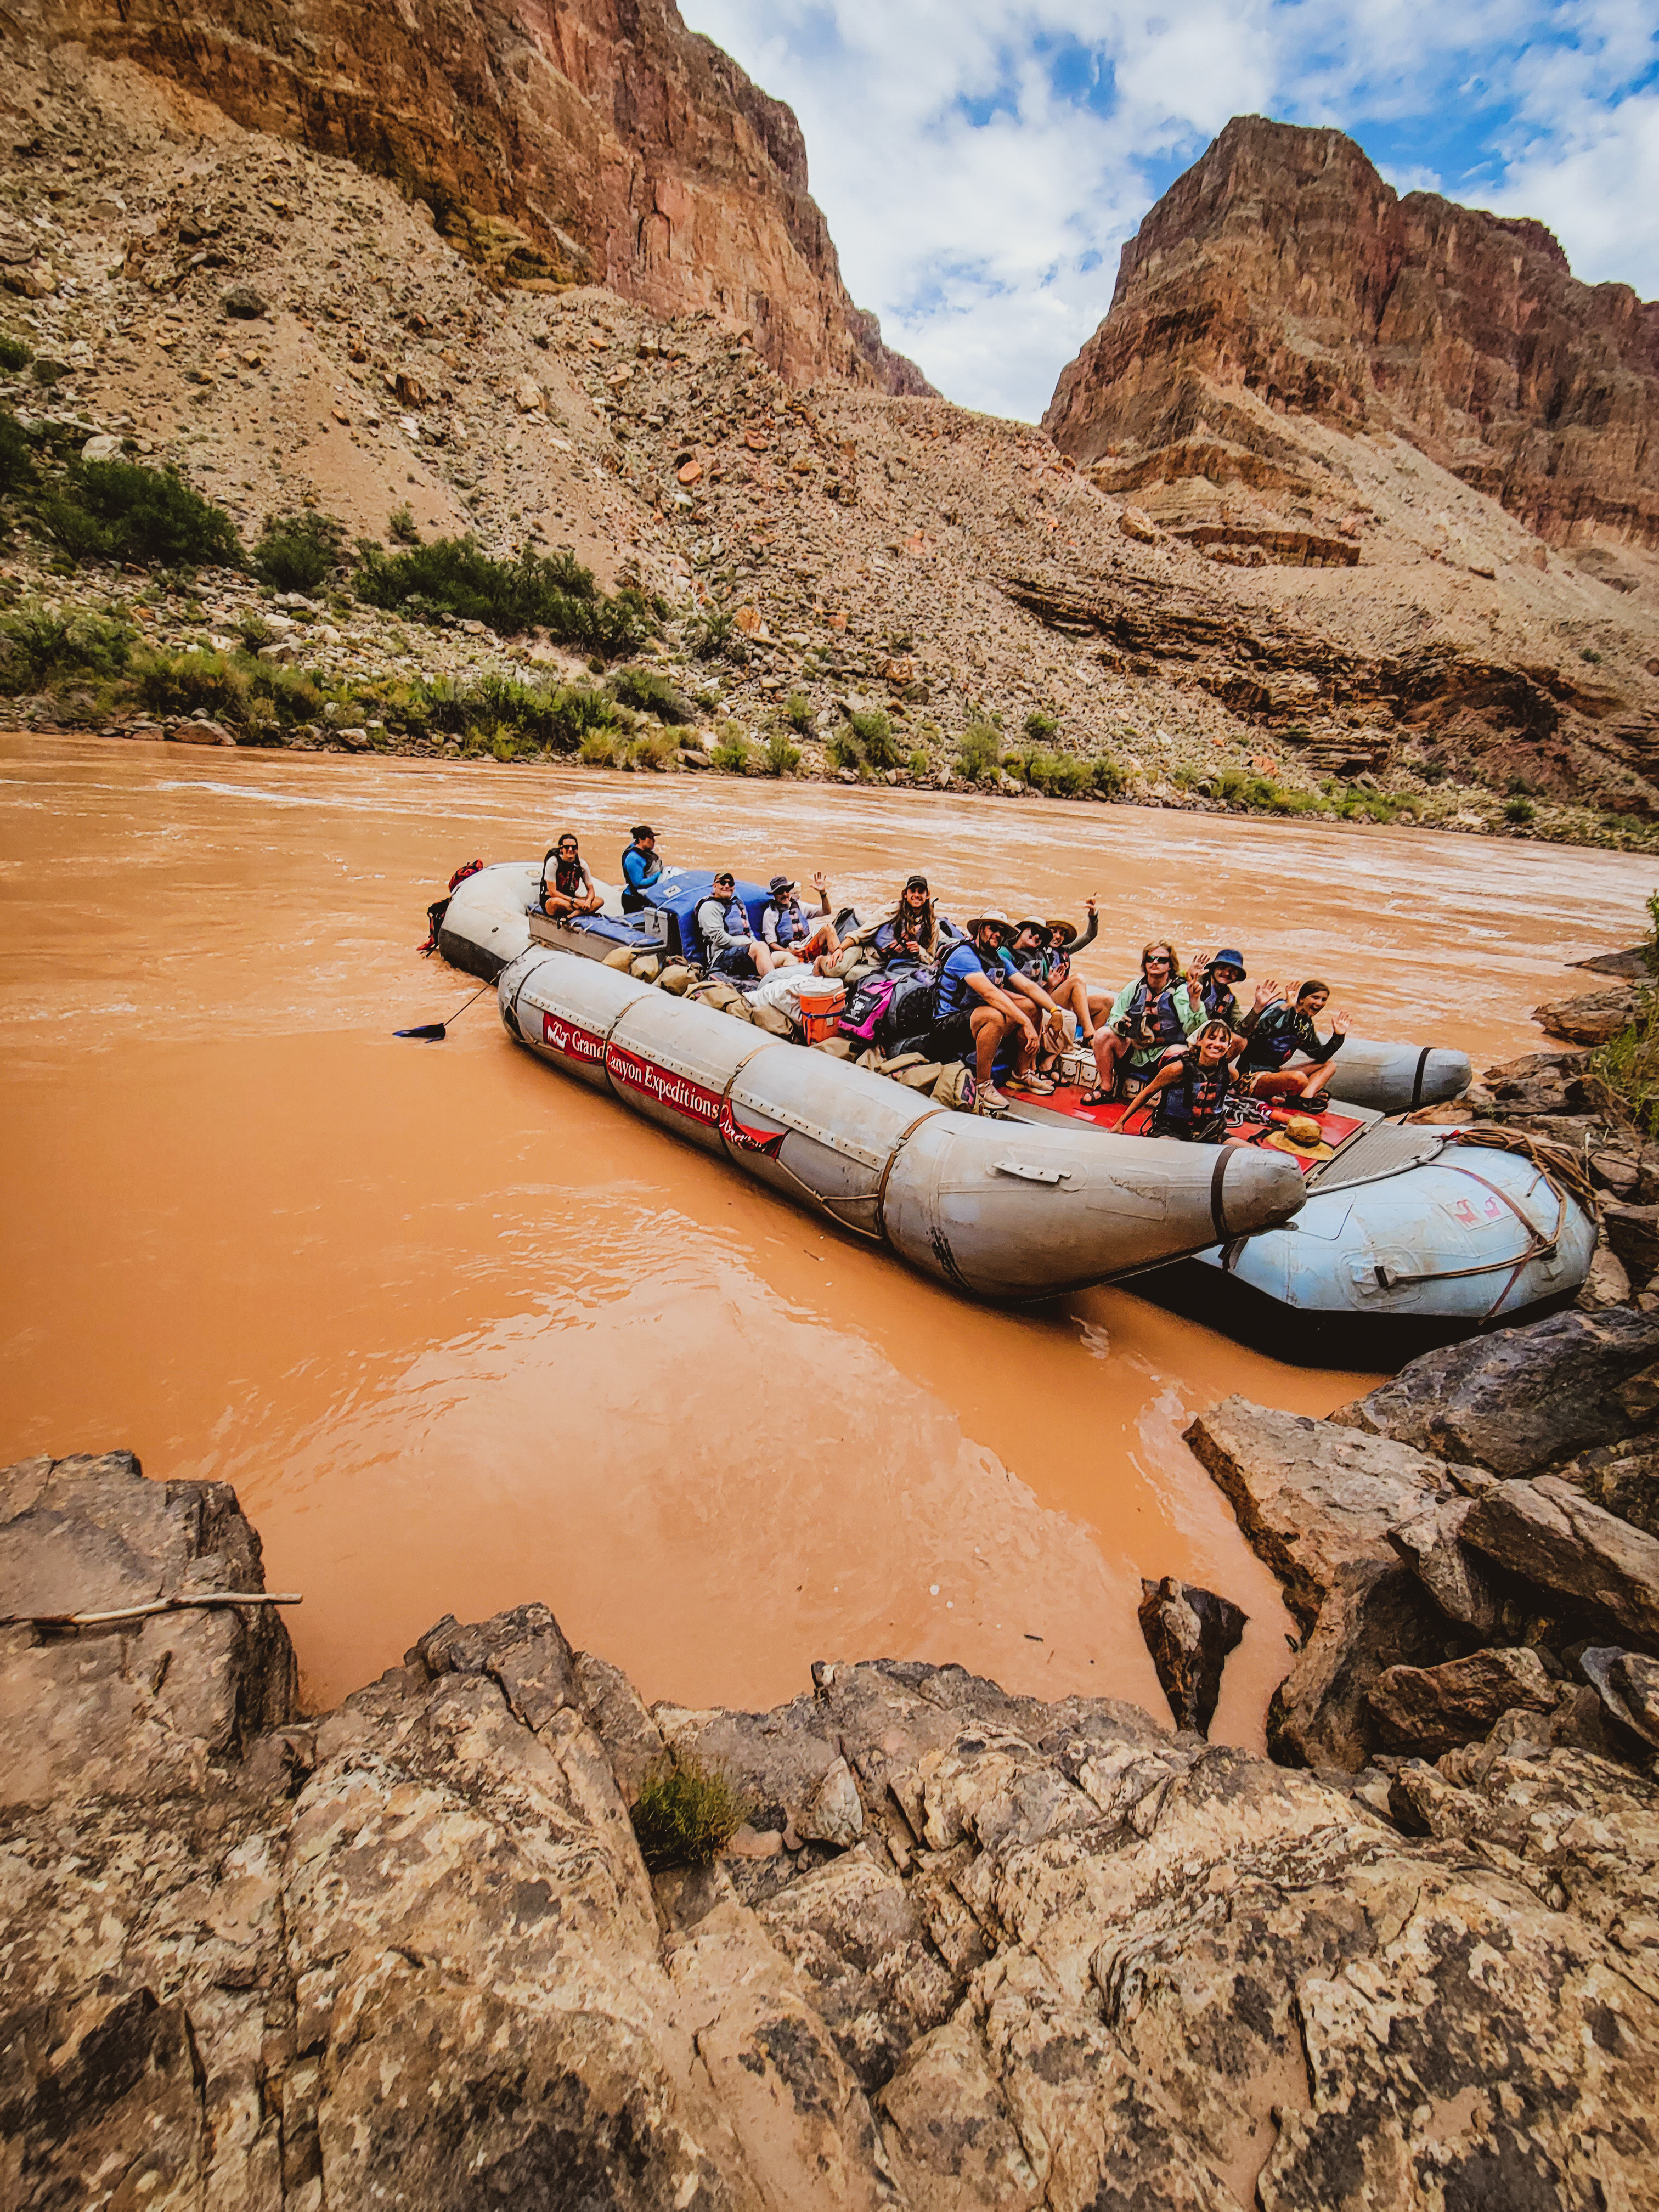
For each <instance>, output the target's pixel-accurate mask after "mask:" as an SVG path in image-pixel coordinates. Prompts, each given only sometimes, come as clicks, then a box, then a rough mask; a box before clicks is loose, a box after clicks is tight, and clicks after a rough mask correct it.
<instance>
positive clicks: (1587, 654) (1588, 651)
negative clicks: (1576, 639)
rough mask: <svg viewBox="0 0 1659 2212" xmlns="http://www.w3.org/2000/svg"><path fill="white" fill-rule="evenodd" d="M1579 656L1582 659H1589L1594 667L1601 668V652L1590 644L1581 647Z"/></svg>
mask: <svg viewBox="0 0 1659 2212" xmlns="http://www.w3.org/2000/svg"><path fill="white" fill-rule="evenodd" d="M1578 658H1579V659H1581V660H1588V661H1589V665H1590V666H1591V667H1592V668H1599V667H1600V666H1601V654H1600V653H1597V652H1595V650H1594V649H1593V648H1592V647H1589V646H1588V645H1581V646H1580V647H1579V648H1578Z"/></svg>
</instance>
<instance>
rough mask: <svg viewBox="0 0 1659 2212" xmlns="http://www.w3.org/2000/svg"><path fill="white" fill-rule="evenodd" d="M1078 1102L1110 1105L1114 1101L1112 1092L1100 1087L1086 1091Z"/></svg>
mask: <svg viewBox="0 0 1659 2212" xmlns="http://www.w3.org/2000/svg"><path fill="white" fill-rule="evenodd" d="M1077 1103H1078V1104H1079V1106H1109V1105H1110V1104H1111V1103H1112V1094H1111V1092H1110V1091H1102V1090H1100V1089H1098V1088H1097V1089H1095V1090H1093V1091H1085V1092H1084V1094H1083V1096H1082V1097H1081V1098H1079V1100H1078V1102H1077Z"/></svg>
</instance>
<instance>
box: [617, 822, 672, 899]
mask: <svg viewBox="0 0 1659 2212" xmlns="http://www.w3.org/2000/svg"><path fill="white" fill-rule="evenodd" d="M628 834H629V836H630V837H631V838H632V839H633V841H634V842H633V843H632V844H631V845H629V846H627V847H625V848H623V856H622V869H623V895H622V905H623V913H624V914H637V913H638V912H639V910H640V908H641V907H642V906H644V905H645V904H646V903H647V902H646V900H645V898H644V896H642V894H643V893H644V892H646V891H648V890H654V889H655V888H656V886H657V884H659V883H660V882H661V881H662V862H661V861H660V860H659V859H658V858H657V833H656V831H655V830H654V829H653V828H652V827H651V824H650V823H648V822H636V823H635V824H634V827H633V828H632V829H630V830H629V833H628Z"/></svg>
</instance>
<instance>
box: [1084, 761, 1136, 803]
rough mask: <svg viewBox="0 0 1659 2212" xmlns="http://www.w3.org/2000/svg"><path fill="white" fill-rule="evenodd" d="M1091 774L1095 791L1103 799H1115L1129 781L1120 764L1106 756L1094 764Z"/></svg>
mask: <svg viewBox="0 0 1659 2212" xmlns="http://www.w3.org/2000/svg"><path fill="white" fill-rule="evenodd" d="M1091 779H1092V781H1093V783H1094V787H1095V789H1096V790H1097V792H1098V793H1100V795H1101V797H1102V798H1103V799H1112V798H1115V796H1116V794H1117V793H1119V792H1120V791H1122V790H1123V789H1124V788H1125V787H1127V783H1128V781H1129V779H1128V777H1127V775H1125V774H1124V772H1123V769H1121V767H1120V766H1119V764H1118V763H1117V762H1116V761H1115V760H1113V759H1111V758H1110V757H1109V756H1107V755H1105V754H1103V755H1102V756H1101V757H1100V758H1099V759H1098V760H1097V761H1096V762H1094V763H1092V766H1091Z"/></svg>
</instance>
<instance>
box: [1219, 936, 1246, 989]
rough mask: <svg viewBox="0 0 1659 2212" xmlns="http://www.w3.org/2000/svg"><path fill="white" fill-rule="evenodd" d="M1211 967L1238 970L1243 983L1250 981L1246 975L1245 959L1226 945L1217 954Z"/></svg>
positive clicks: (1239, 978)
mask: <svg viewBox="0 0 1659 2212" xmlns="http://www.w3.org/2000/svg"><path fill="white" fill-rule="evenodd" d="M1210 965H1211V967H1212V968H1237V970H1238V980H1239V981H1240V982H1241V983H1243V982H1244V981H1247V980H1248V979H1247V978H1246V975H1245V973H1244V957H1243V954H1242V953H1239V952H1235V951H1233V949H1232V947H1231V945H1224V946H1223V947H1222V949H1221V951H1219V952H1218V953H1217V954H1216V956H1215V958H1214V959H1213V960H1212V961H1211V963H1210Z"/></svg>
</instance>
